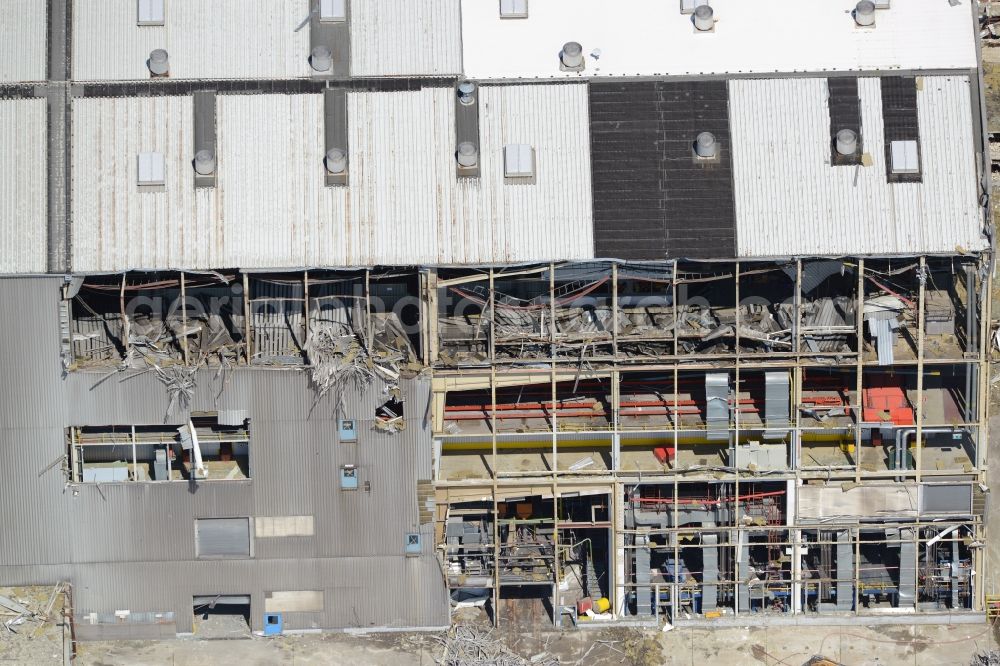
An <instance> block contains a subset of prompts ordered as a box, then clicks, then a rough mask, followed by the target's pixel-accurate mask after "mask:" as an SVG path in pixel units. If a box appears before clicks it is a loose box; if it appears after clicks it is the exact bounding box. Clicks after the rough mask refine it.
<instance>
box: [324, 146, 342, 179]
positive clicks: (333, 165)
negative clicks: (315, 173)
mask: <svg viewBox="0 0 1000 666" xmlns="http://www.w3.org/2000/svg"><path fill="white" fill-rule="evenodd" d="M325 162H326V170H327V171H329V172H330V173H344V172H345V171H347V153H346V152H345V151H343V150H341V149H340V148H331V149H330V150H328V151H326V160H325Z"/></svg>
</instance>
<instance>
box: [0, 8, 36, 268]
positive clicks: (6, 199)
mask: <svg viewBox="0 0 1000 666" xmlns="http://www.w3.org/2000/svg"><path fill="white" fill-rule="evenodd" d="M37 4H42V3H37ZM43 15H44V5H43ZM13 23H14V24H17V21H14V22H13ZM0 25H2V22H0ZM3 32H4V31H3V29H2V28H0V68H2V67H3V64H2V63H3V62H4V60H6V58H5V55H4V52H3V50H2V49H3V47H4V46H7V45H9V44H10V40H8V39H4V35H3ZM16 41H17V40H15V42H16ZM44 43H45V40H44V38H43V39H42V44H43V45H44ZM18 57H19V58H23V56H18ZM43 65H44V58H43ZM43 78H44V77H43ZM47 137H48V116H47V109H46V102H45V100H43V99H17V100H13V99H8V100H2V101H0V146H3V150H0V273H44V272H45V270H46V248H47V245H48V239H47V235H46V230H47V228H48V171H47V165H48V150H47V143H46V142H47Z"/></svg>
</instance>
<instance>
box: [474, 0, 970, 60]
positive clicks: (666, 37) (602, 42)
mask: <svg viewBox="0 0 1000 666" xmlns="http://www.w3.org/2000/svg"><path fill="white" fill-rule="evenodd" d="M711 6H712V8H713V9H714V10H715V19H716V24H715V29H714V30H713V31H711V32H705V33H699V32H698V31H696V30H695V29H694V24H693V23H692V16H691V15H690V14H682V13H681V11H680V5H679V3H678V2H677V0H627V1H626V2H607V0H537V1H533V2H532V3H531V10H530V16H529V17H528V18H527V19H524V20H518V21H511V20H505V19H502V18H500V15H499V13H498V11H497V5H496V2H489V1H486V0H462V49H463V53H462V57H463V64H464V68H465V75H466V76H468V77H469V78H474V79H482V80H490V79H510V78H513V79H520V78H524V79H529V78H550V77H557V78H566V77H570V78H573V77H593V76H657V75H679V74H708V73H713V74H718V73H775V72H803V71H804V72H823V71H848V70H850V71H859V70H896V69H974V68H975V67H976V47H975V29H974V22H973V19H972V14H971V12H970V8H969V4H968V3H965V2H963V3H961V4H959V5H956V6H954V7H953V6H951V5H950V4H949V3H948V2H946V1H945V0H941V1H940V2H938V1H936V0H923V1H920V2H916V1H913V0H910V1H907V2H897V3H894V4H893V6H892V9H886V10H878V11H877V12H876V27H875V28H858V27H857V26H856V25H855V23H854V20H853V18H852V17H851V14H850V10H851V9H852V8H853V7H854V3H853V2H850V1H849V0H844V1H840V2H837V1H831V0H822V1H819V0H812V1H810V2H796V3H791V4H790V5H788V6H787V18H781V17H779V16H778V10H779V9H780V8H781V7H782V6H781V5H778V4H774V3H763V2H750V1H749V0H712V3H711ZM570 41H575V42H579V43H580V44H582V45H583V52H584V55H585V57H586V69H585V70H584V71H583V72H581V73H576V72H564V71H560V69H559V61H558V54H559V50H560V49H561V48H562V45H563V44H565V43H566V42H570ZM595 51H599V56H600V57H599V58H595V57H594V56H593V55H592V54H593V53H594V52H595Z"/></svg>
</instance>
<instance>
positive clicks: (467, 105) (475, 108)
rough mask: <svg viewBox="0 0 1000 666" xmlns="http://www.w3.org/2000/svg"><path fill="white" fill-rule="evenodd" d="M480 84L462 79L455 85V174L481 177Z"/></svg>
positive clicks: (463, 176) (465, 176)
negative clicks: (478, 102) (478, 100)
mask: <svg viewBox="0 0 1000 666" xmlns="http://www.w3.org/2000/svg"><path fill="white" fill-rule="evenodd" d="M478 96H479V86H478V85H476V83H475V82H474V81H462V82H460V83H459V84H458V85H457V86H455V142H456V150H455V162H456V164H455V174H456V175H457V176H458V177H459V178H478V177H479V104H477V103H476V102H477V97H478Z"/></svg>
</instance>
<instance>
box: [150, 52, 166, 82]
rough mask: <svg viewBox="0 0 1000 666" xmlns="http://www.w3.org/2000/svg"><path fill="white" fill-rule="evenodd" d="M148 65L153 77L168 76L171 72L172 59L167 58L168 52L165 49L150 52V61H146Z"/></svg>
mask: <svg viewBox="0 0 1000 666" xmlns="http://www.w3.org/2000/svg"><path fill="white" fill-rule="evenodd" d="M146 65H147V66H148V67H149V72H150V73H151V74H152V75H153V76H166V75H167V73H168V72H169V71H170V59H169V58H168V56H167V52H166V51H165V50H163V49H155V50H153V51H150V53H149V60H147V61H146Z"/></svg>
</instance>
